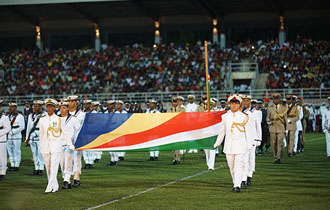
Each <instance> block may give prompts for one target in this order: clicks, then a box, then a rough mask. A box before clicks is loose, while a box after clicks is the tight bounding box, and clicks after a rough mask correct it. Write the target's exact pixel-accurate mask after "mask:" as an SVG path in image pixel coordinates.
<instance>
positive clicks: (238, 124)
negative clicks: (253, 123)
mask: <svg viewBox="0 0 330 210" xmlns="http://www.w3.org/2000/svg"><path fill="white" fill-rule="evenodd" d="M248 121H249V116H248V115H246V117H245V119H244V121H243V122H241V123H237V122H233V124H232V125H231V130H230V131H231V133H232V134H233V130H234V127H236V128H237V129H238V130H239V131H240V132H243V133H245V128H244V126H245V125H246V123H247V122H248ZM240 126H241V127H243V128H242V129H241V128H240Z"/></svg>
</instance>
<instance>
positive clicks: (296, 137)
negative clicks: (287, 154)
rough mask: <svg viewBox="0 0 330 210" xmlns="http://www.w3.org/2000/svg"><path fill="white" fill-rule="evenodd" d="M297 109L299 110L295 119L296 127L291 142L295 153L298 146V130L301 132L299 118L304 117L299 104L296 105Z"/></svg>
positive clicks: (301, 127)
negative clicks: (292, 141) (297, 117)
mask: <svg viewBox="0 0 330 210" xmlns="http://www.w3.org/2000/svg"><path fill="white" fill-rule="evenodd" d="M297 109H298V112H299V119H298V120H297V122H296V124H297V129H296V132H295V135H294V144H293V152H294V153H296V152H297V148H298V140H299V132H301V131H302V130H303V126H302V123H301V120H302V119H303V118H304V111H303V108H302V107H301V106H299V105H297Z"/></svg>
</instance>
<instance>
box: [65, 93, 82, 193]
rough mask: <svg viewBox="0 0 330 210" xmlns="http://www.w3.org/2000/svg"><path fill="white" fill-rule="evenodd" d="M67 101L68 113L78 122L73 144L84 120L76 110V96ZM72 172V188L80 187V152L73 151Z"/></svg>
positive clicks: (78, 110) (79, 111) (80, 112)
mask: <svg viewBox="0 0 330 210" xmlns="http://www.w3.org/2000/svg"><path fill="white" fill-rule="evenodd" d="M68 101H69V113H70V114H71V115H73V116H75V117H76V118H77V120H78V122H79V124H78V125H77V126H79V129H78V130H74V135H73V136H74V143H75V142H76V140H77V137H78V134H79V132H80V129H81V127H82V125H83V123H84V120H85V113H84V112H83V111H82V110H80V109H78V107H77V104H78V96H75V95H72V96H69V97H68ZM73 161H74V164H73V172H74V177H73V185H72V186H73V187H79V186H80V184H81V183H80V175H81V151H74V156H73Z"/></svg>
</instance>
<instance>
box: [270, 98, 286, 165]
mask: <svg viewBox="0 0 330 210" xmlns="http://www.w3.org/2000/svg"><path fill="white" fill-rule="evenodd" d="M272 97H273V103H274V104H273V105H272V106H270V107H269V108H268V110H267V124H268V126H269V132H270V140H271V142H272V143H273V153H274V159H275V163H281V155H282V146H283V139H284V134H285V126H286V122H287V118H286V113H287V107H286V106H283V105H282V104H280V99H281V95H280V94H279V93H274V94H273V95H272Z"/></svg>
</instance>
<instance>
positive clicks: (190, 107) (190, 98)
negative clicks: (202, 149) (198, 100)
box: [186, 95, 198, 153]
mask: <svg viewBox="0 0 330 210" xmlns="http://www.w3.org/2000/svg"><path fill="white" fill-rule="evenodd" d="M194 100H195V96H194V95H188V104H187V105H186V112H197V108H198V105H197V104H195V102H194ZM197 152H198V150H197V149H190V150H188V153H197Z"/></svg>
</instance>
